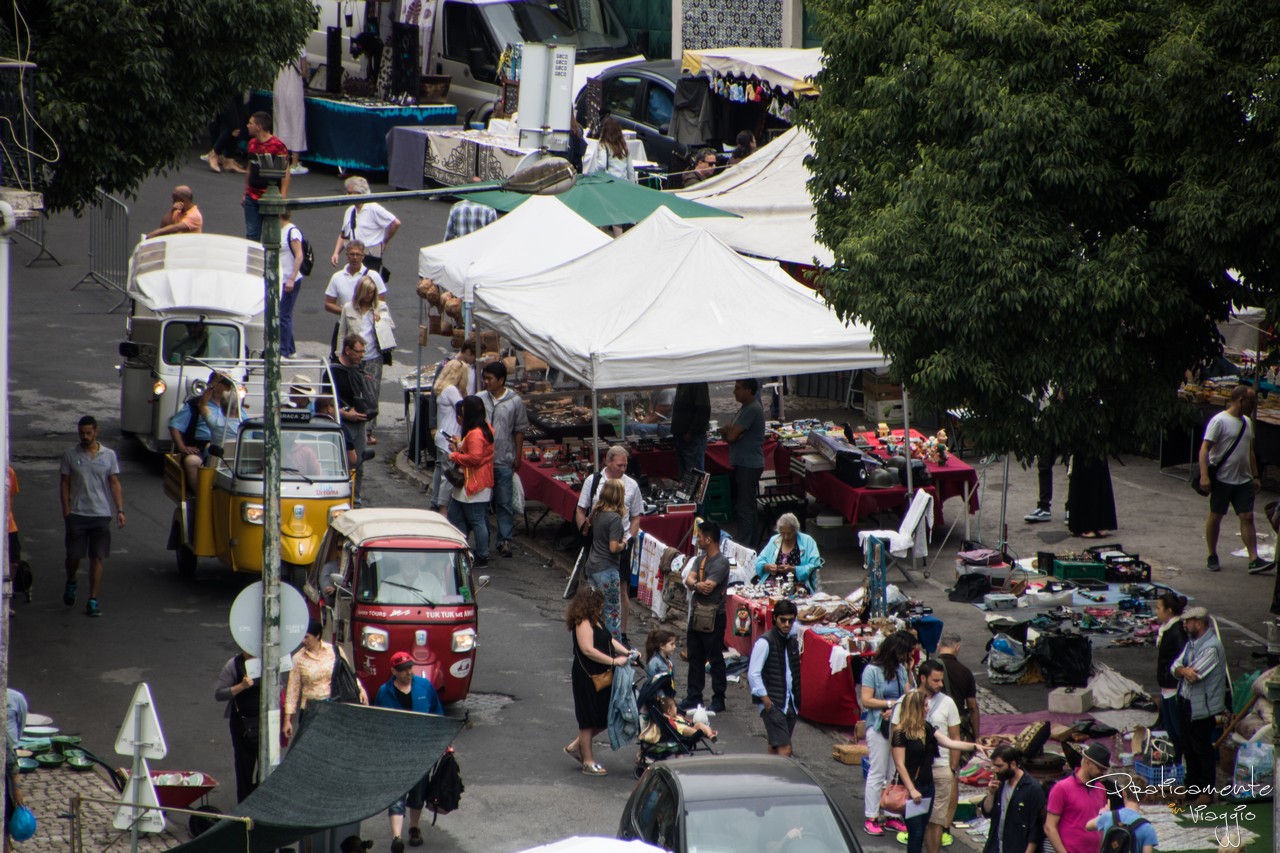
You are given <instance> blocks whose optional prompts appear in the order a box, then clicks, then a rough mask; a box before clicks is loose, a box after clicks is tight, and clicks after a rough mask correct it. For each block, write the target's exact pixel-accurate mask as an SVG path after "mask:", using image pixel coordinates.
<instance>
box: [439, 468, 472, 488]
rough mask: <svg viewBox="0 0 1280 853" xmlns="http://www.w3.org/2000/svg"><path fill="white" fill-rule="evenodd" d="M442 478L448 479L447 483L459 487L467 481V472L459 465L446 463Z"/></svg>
mask: <svg viewBox="0 0 1280 853" xmlns="http://www.w3.org/2000/svg"><path fill="white" fill-rule="evenodd" d="M444 478H445V479H446V480H448V481H449V485H451V486H453V487H454V488H458V489H460V488H462V487H463V486H465V485H466V483H467V472H466V471H463V470H462V466H461V465H448V466H446V467H445V469H444Z"/></svg>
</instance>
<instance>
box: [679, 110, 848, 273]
mask: <svg viewBox="0 0 1280 853" xmlns="http://www.w3.org/2000/svg"><path fill="white" fill-rule="evenodd" d="M812 153H813V139H812V138H811V137H810V136H809V134H808V133H806V132H805V131H803V130H801V129H800V128H797V127H793V128H791V129H790V130H788V131H787V132H786V133H784V134H782V135H781V136H779V137H778V138H777V139H775V140H773V141H772V142H770V143H769V144H768V145H763V146H761V147H760V149H759V150H757V151H756V152H755V153H754V154H752V155H751V156H750V157H748V158H747V159H745V160H743V161H742V162H741V163H738V164H736V165H734V166H730V167H729V168H728V169H725V170H724V171H723V172H721V173H720V174H718V175H715V176H713V177H710V178H707V179H706V180H705V181H699V182H698V183H697V184H695V185H694V186H692V187H690V188H689V189H687V190H681V191H679V192H677V193H676V195H678V196H680V197H681V198H686V199H689V200H690V201H699V202H702V203H703V204H710V205H714V206H715V207H718V208H720V209H721V210H728V211H730V212H732V213H736V214H738V215H739V216H741V217H742V219H737V220H731V221H718V220H714V219H708V220H706V221H705V222H702V223H700V224H701V225H703V227H705V228H706V229H707V230H708V231H710V232H711V233H712V234H715V235H716V236H718V237H719V238H720V239H721V240H724V241H725V242H726V243H728V244H729V245H730V246H732V247H733V248H735V249H737V250H738V251H739V252H746V253H747V254H751V255H757V256H759V257H762V258H773V259H775V260H779V261H791V262H792V263H796V264H812V263H813V262H814V259H815V258H816V259H817V261H818V263H819V264H821V265H822V266H830V265H831V264H832V262H833V261H834V257H835V256H834V255H832V254H831V250H830V249H828V248H827V247H826V246H824V245H822V244H821V243H819V242H818V239H817V237H816V231H817V225H816V224H815V222H814V218H813V215H814V213H813V199H812V197H810V195H809V188H808V187H807V186H806V183H807V181H808V180H809V170H808V168H807V167H806V166H805V164H804V158H805V157H806V156H808V155H809V154H812Z"/></svg>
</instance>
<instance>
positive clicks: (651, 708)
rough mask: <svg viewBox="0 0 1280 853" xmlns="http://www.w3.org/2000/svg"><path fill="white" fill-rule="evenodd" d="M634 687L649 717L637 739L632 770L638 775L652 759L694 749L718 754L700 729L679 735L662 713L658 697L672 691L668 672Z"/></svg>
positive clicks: (664, 758) (670, 693) (637, 699)
mask: <svg viewBox="0 0 1280 853" xmlns="http://www.w3.org/2000/svg"><path fill="white" fill-rule="evenodd" d="M635 691H636V705H638V706H639V708H640V712H641V713H642V714H644V715H645V716H647V717H648V719H649V726H647V727H645V729H643V730H642V731H641V734H640V737H639V738H637V740H636V743H637V744H638V745H639V746H640V752H639V753H638V754H637V755H636V769H635V774H636V778H637V779H639V778H640V777H641V776H643V775H644V771H645V770H647V769H648V767H649V765H650V764H653V763H654V762H655V761H665V760H666V759H668V758H671V757H673V756H681V755H693V754H694V753H696V752H706V753H708V754H710V755H719V753H717V752H716V751H715V750H714V749H713V748H712V747H711V744H710V743H709V742H708V741H707V738H706V736H705V735H703V734H702V733H701V732H694V733H693V734H690V735H682V734H680V733H679V732H677V731H676V728H675V726H674V725H673V724H672V722H671V720H669V719H667V716H666V715H665V714H663V713H662V706H661V705H660V704H659V700H660V699H661V698H662V697H664V696H674V695H675V682H674V680H673V679H672V677H671V673H669V672H664V673H662V674H661V675H656V676H654V677H653V678H650V679H649V680H647V681H645V682H642V683H641V684H639V685H638V686H637V687H636V688H635ZM650 727H654V728H655V729H656V735H657V737H656V740H654V741H653V742H649V741H647V740H646V735H647V734H649V732H650ZM650 737H652V735H650Z"/></svg>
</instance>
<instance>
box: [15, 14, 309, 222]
mask: <svg viewBox="0 0 1280 853" xmlns="http://www.w3.org/2000/svg"><path fill="white" fill-rule="evenodd" d="M315 16H316V13H315V7H314V6H313V5H312V3H311V0H269V2H247V3H246V2H243V0H16V4H15V14H14V15H13V16H11V17H9V18H8V19H7V20H6V19H4V16H0V39H2V40H3V41H0V44H2V45H3V50H4V52H5V54H6V55H9V56H15V57H18V58H21V59H27V60H30V61H32V62H35V63H36V64H37V65H38V66H39V70H38V72H37V77H36V81H37V82H36V90H37V95H36V100H37V104H36V107H35V110H34V114H35V117H36V119H38V121H39V122H40V125H41V126H42V127H43V129H44V131H45V133H46V134H47V135H41V137H40V138H39V140H38V146H39V151H40V153H41V154H42V155H43V156H45V157H49V158H51V159H53V158H56V159H55V162H54V164H53V166H52V174H51V178H50V181H49V185H48V187H47V188H46V191H45V201H46V205H47V206H48V207H50V208H52V209H54V210H59V209H66V208H74V209H77V210H79V209H80V208H81V207H83V206H84V205H85V204H87V203H89V202H91V201H92V198H93V192H94V188H95V187H101V188H102V189H104V190H106V191H108V192H126V193H128V192H131V191H133V190H134V189H135V188H136V187H137V186H138V185H139V184H140V183H141V182H142V180H143V179H144V178H146V177H147V175H149V174H151V173H153V172H155V171H156V170H157V169H162V168H166V167H171V166H174V165H176V164H177V163H178V162H180V161H181V160H182V159H183V158H184V157H185V156H186V155H187V153H188V151H189V150H190V146H191V140H192V139H193V138H196V137H199V138H203V137H204V135H205V127H206V126H207V125H208V122H209V120H210V119H211V118H212V117H214V116H215V115H216V114H217V113H218V111H219V110H221V109H222V107H223V106H224V105H225V104H226V103H227V101H228V100H229V99H231V98H233V97H236V96H238V95H240V94H242V93H243V92H244V91H245V90H246V89H250V88H253V87H261V86H265V87H270V86H271V83H272V81H273V80H274V79H275V76H276V72H277V70H278V69H279V68H280V67H281V66H282V65H284V64H285V63H286V62H288V61H289V60H290V59H292V58H293V57H295V56H296V55H297V53H298V51H299V49H300V48H301V46H302V44H303V43H304V42H305V41H306V38H307V35H308V33H309V32H310V31H311V29H312V27H313V26H314V22H315ZM4 144H5V146H6V147H7V146H9V145H11V144H13V142H12V137H11V136H8V135H6V138H5V140H4Z"/></svg>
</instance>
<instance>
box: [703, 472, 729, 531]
mask: <svg viewBox="0 0 1280 853" xmlns="http://www.w3.org/2000/svg"><path fill="white" fill-rule="evenodd" d="M702 513H703V516H704V517H705V518H706V519H707V520H708V521H714V522H715V523H716V524H725V523H727V522H730V521H732V520H733V499H732V498H731V497H730V491H729V477H728V476H727V475H725V474H712V475H711V481H710V482H709V483H707V494H706V496H705V497H704V498H703V499H702Z"/></svg>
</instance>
